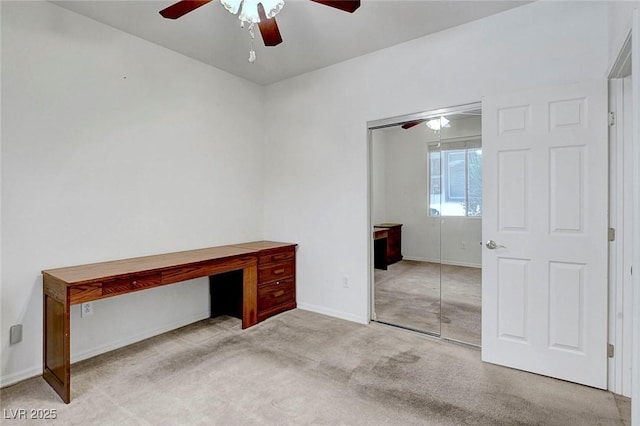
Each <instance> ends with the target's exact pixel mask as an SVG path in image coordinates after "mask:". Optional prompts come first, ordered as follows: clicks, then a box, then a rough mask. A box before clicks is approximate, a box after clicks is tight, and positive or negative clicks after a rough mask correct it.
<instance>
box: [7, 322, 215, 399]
mask: <svg viewBox="0 0 640 426" xmlns="http://www.w3.org/2000/svg"><path fill="white" fill-rule="evenodd" d="M209 316H210V314H209V311H207V312H200V313H197V314H192V315H189V316H188V317H185V318H181V319H179V320H177V321H173V322H170V323H166V324H162V325H160V326H158V327H153V328H149V329H146V330H141V331H140V333H138V334H136V335H135V336H131V337H128V338H126V339H122V340H116V341H114V342H109V343H106V344H104V345H101V346H97V347H93V348H90V349H88V350H85V351H82V352H78V353H75V354H71V363H72V364H73V363H74V362H78V361H82V360H85V359H88V358H91V357H94V356H96V355H100V354H103V353H106V352H110V351H113V350H115V349H118V348H121V347H124V346H128V345H131V344H133V343H136V342H139V341H141V340H145V339H148V338H150V337H154V336H157V335H159V334H162V333H166V332H168V331H171V330H175V329H177V328H180V327H184V326H185V325H189V324H192V323H194V322H198V321H201V320H203V319H206V318H209ZM40 375H42V364H38V365H37V366H33V367H29V368H27V369H25V370H22V371H18V372H16V373H11V374H7V375H5V376H2V377H0V387H6V386H10V385H13V384H15V383H18V382H21V381H23V380H26V379H30V378H32V377H36V376H40Z"/></svg>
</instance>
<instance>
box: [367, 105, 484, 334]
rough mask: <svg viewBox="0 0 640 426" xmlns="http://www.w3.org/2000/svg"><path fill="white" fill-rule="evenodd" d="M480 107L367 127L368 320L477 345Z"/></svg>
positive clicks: (453, 109) (380, 122)
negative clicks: (369, 277) (369, 234)
mask: <svg viewBox="0 0 640 426" xmlns="http://www.w3.org/2000/svg"><path fill="white" fill-rule="evenodd" d="M480 123H481V116H480V106H479V105H477V104H474V105H469V106H466V107H458V108H448V109H442V110H438V111H434V112H432V113H421V114H414V115H411V116H407V117H401V118H397V119H390V120H381V121H379V122H376V123H372V124H371V126H370V159H371V168H370V170H371V176H370V177H371V223H372V225H373V229H372V247H373V256H372V257H373V262H372V263H373V267H374V269H373V273H372V277H373V279H372V284H371V287H372V293H371V299H372V319H374V320H376V321H379V322H383V323H387V324H391V325H397V326H399V327H404V328H408V329H412V330H416V331H420V332H424V333H427V334H431V335H435V336H441V337H443V338H446V339H450V340H455V341H460V342H464V343H468V344H472V345H480V342H481V339H480V306H481V269H480V266H481V253H482V251H481V242H482V235H481V228H482V226H481V224H482V222H481V220H482V219H481V218H482V192H481V189H482V144H481V137H480V134H481V128H480Z"/></svg>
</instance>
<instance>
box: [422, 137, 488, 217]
mask: <svg viewBox="0 0 640 426" xmlns="http://www.w3.org/2000/svg"><path fill="white" fill-rule="evenodd" d="M428 164H429V174H428V176H429V182H428V188H429V196H430V204H429V216H473V217H481V216H482V148H481V146H480V139H474V140H467V141H455V142H450V143H442V144H440V147H439V148H438V147H435V146H434V147H432V148H430V150H429V159H428Z"/></svg>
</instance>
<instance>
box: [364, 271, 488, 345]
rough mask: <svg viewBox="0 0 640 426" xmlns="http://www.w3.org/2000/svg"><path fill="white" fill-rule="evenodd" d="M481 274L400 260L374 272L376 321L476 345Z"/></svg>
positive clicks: (479, 329) (478, 334)
mask: <svg viewBox="0 0 640 426" xmlns="http://www.w3.org/2000/svg"><path fill="white" fill-rule="evenodd" d="M481 296H482V270H481V269H480V268H468V267H464V266H452V265H442V266H441V265H440V264H439V263H431V262H416V261H411V260H403V261H401V262H397V263H394V264H392V265H389V269H388V270H386V271H384V270H379V269H376V270H375V311H376V315H377V319H378V320H379V321H383V322H386V323H390V324H395V325H400V326H403V327H408V328H412V329H416V330H421V331H426V332H431V333H435V334H439V335H441V336H442V337H445V338H448V339H453V340H459V341H462V342H466V343H471V344H474V345H480V343H481V338H480V336H481V306H482V300H481Z"/></svg>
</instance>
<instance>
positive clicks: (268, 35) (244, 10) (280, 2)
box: [160, 0, 360, 63]
mask: <svg viewBox="0 0 640 426" xmlns="http://www.w3.org/2000/svg"><path fill="white" fill-rule="evenodd" d="M210 1H211V0H182V1H179V2H178V3H175V4H172V5H171V6H169V7H167V8H165V9H162V10H161V11H160V15H162V16H163V17H165V18H167V19H178V18H180V17H181V16H183V15H186V14H187V13H189V12H191V11H193V10H195V9H197V8H199V7H200V6H203V5H205V4H207V3H209V2H210ZM311 1H313V2H315V3H319V4H323V5H325V6H330V7H333V8H335V9H339V10H343V11H345V12H349V13H353V12H354V11H355V10H356V9H358V8H359V7H360V0H311ZM220 3H222V5H223V6H224V7H225V9H227V10H228V11H229V12H230V13H231V14H233V15H237V16H238V19H239V20H240V26H241V27H243V28H244V24H245V22H246V23H249V35H250V37H251V50H250V51H249V62H250V63H254V62H255V60H256V52H255V50H254V49H253V42H254V39H255V34H254V31H253V30H254V27H255V25H256V24H257V25H258V28H259V29H260V35H262V40H263V41H264V45H265V46H277V45H278V44H280V43H282V36H281V35H280V30H279V29H278V24H277V23H276V19H275V16H276V15H277V14H278V12H280V11H281V10H282V8H283V7H284V0H220Z"/></svg>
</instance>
